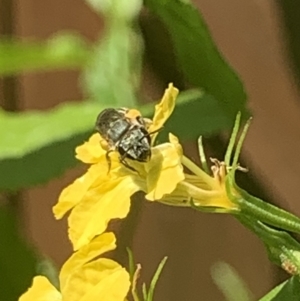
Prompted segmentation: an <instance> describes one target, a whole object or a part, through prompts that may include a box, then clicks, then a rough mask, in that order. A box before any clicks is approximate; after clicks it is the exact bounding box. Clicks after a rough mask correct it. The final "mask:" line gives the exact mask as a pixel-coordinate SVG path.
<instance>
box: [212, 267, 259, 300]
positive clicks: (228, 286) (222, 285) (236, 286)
mask: <svg viewBox="0 0 300 301" xmlns="http://www.w3.org/2000/svg"><path fill="white" fill-rule="evenodd" d="M211 275H212V279H213V280H214V282H215V284H216V285H217V287H218V288H219V290H220V291H221V292H222V293H223V295H224V297H225V299H226V301H252V300H254V298H253V295H252V293H251V292H250V290H249V288H248V287H247V285H246V283H245V282H244V280H243V279H242V278H241V277H240V276H239V275H238V273H237V272H236V271H235V270H234V268H233V267H231V266H230V265H229V264H227V263H225V262H217V263H215V264H214V266H213V267H212V268H211Z"/></svg>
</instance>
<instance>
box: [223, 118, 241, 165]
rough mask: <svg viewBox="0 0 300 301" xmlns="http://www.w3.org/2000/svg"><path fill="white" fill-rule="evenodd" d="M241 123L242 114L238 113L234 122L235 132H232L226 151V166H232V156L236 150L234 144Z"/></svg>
mask: <svg viewBox="0 0 300 301" xmlns="http://www.w3.org/2000/svg"><path fill="white" fill-rule="evenodd" d="M240 122H241V112H238V113H237V115H236V118H235V122H234V126H233V130H232V134H231V136H230V140H229V144H228V147H227V150H226V154H225V159H224V160H225V164H226V166H230V159H231V155H232V151H233V148H234V144H235V141H236V137H237V134H238V131H239V128H240Z"/></svg>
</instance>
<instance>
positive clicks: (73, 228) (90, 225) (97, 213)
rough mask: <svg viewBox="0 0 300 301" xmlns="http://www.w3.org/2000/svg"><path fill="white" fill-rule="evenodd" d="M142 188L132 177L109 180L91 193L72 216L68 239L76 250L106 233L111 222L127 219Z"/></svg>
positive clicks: (73, 211)
mask: <svg viewBox="0 0 300 301" xmlns="http://www.w3.org/2000/svg"><path fill="white" fill-rule="evenodd" d="M138 190H139V186H138V185H137V184H135V183H134V182H133V181H132V178H131V177H130V176H125V177H119V178H115V179H109V180H107V181H105V182H103V183H102V184H101V185H99V186H98V187H95V188H94V189H92V190H89V191H88V192H87V193H86V194H85V196H84V198H83V200H82V201H81V202H80V203H79V204H78V205H77V206H76V207H75V208H74V209H73V210H72V212H71V214H70V216H69V238H70V240H71V241H72V243H73V247H74V249H75V250H77V249H79V248H81V247H82V246H84V245H85V244H87V243H89V242H90V241H91V240H92V239H93V238H94V237H95V236H96V235H99V234H101V233H103V232H104V231H105V230H106V228H107V224H108V223H109V221H110V220H111V219H115V218H124V217H126V216H127V214H128V212H129V208H130V197H131V195H132V194H133V193H134V192H136V191H138Z"/></svg>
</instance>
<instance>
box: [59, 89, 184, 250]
mask: <svg viewBox="0 0 300 301" xmlns="http://www.w3.org/2000/svg"><path fill="white" fill-rule="evenodd" d="M177 94H178V90H177V89H176V88H174V87H173V85H172V84H170V85H169V87H168V89H166V91H165V94H164V96H163V98H162V101H161V102H160V104H158V105H157V106H156V108H155V114H154V117H153V123H152V124H151V125H150V127H149V129H148V130H149V132H151V131H155V130H157V129H159V128H161V127H162V125H163V124H164V122H165V121H166V120H167V118H168V117H169V116H170V115H171V113H172V111H173V109H174V107H175V99H176V96H177ZM76 153H77V158H78V159H80V160H81V161H83V162H85V163H88V164H92V165H91V166H90V168H89V169H88V171H87V173H86V174H85V175H83V176H82V177H80V178H79V179H77V180H75V181H74V183H73V184H71V185H70V186H68V187H67V188H65V189H64V190H63V192H62V193H61V195H60V197H59V201H58V203H57V204H56V205H55V207H54V208H53V211H54V214H55V217H56V218H61V217H62V216H63V215H64V214H65V213H66V212H67V211H69V210H71V209H72V212H71V214H70V216H69V219H68V223H69V237H70V240H71V241H72V243H73V247H74V249H75V250H77V249H79V248H81V247H82V246H84V245H85V244H88V243H89V242H90V241H91V240H92V239H93V238H94V237H95V236H96V235H99V234H101V233H103V232H104V231H105V230H106V228H107V225H108V223H109V221H110V220H111V219H115V218H124V217H126V216H127V214H128V212H129V209H130V197H131V196H132V195H133V194H134V193H135V192H137V191H140V190H141V191H144V192H145V193H146V198H147V199H148V200H151V201H153V200H159V199H161V198H162V197H163V196H164V195H166V194H170V193H171V192H172V191H173V190H174V189H175V188H176V186H177V184H178V183H179V182H180V181H182V180H183V179H184V173H183V167H182V165H181V163H180V162H181V156H182V150H181V146H180V144H179V143H178V141H177V139H176V138H175V137H174V136H172V135H170V141H169V142H167V143H164V144H161V145H158V146H155V147H152V149H151V153H152V155H151V159H150V160H149V162H146V163H139V162H136V161H130V165H131V166H132V167H133V168H134V169H135V170H136V171H132V170H130V169H128V168H126V167H124V166H123V165H122V164H121V163H120V161H119V158H118V154H117V153H112V154H111V155H110V158H111V168H110V171H109V173H108V163H107V159H106V156H105V155H106V151H105V150H104V149H102V148H101V137H100V135H99V134H94V135H93V136H92V137H91V138H90V140H89V141H88V142H86V143H84V144H83V145H81V146H79V147H78V148H77V149H76Z"/></svg>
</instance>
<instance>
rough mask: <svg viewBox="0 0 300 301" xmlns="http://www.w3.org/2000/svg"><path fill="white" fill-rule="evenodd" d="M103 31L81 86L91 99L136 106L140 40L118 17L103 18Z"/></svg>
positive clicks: (139, 66)
mask: <svg viewBox="0 0 300 301" xmlns="http://www.w3.org/2000/svg"><path fill="white" fill-rule="evenodd" d="M106 23H107V25H106V26H107V28H108V29H107V31H106V33H105V34H104V36H103V37H102V39H101V41H100V43H98V44H97V45H96V46H95V47H94V52H93V55H92V57H91V59H90V60H89V63H88V65H87V68H86V71H85V78H84V88H85V89H86V90H87V92H88V93H89V95H91V97H92V98H94V99H95V100H101V101H102V102H108V103H110V104H111V105H113V106H124V105H125V106H128V107H134V106H136V103H137V100H136V93H137V90H138V88H139V83H140V72H141V62H142V58H141V56H142V41H141V39H140V36H139V35H138V34H137V32H136V31H134V30H133V29H132V27H131V26H129V25H128V24H127V23H125V22H121V20H115V21H113V20H109V21H108V20H107V22H106Z"/></svg>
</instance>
